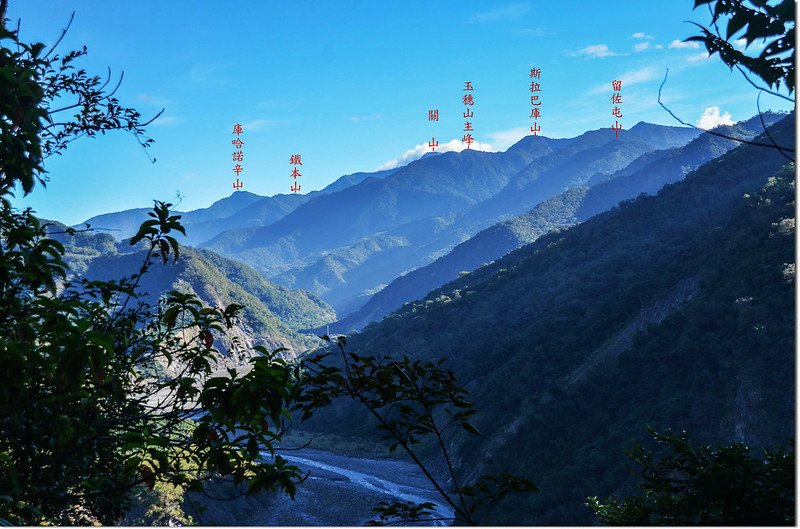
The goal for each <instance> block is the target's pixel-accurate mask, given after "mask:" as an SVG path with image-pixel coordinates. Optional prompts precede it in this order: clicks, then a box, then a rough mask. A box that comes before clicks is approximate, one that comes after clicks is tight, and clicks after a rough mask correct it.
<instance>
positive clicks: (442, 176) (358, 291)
mask: <svg viewBox="0 0 800 529" xmlns="http://www.w3.org/2000/svg"><path fill="white" fill-rule="evenodd" d="M626 132H627V133H628V134H627V135H623V136H621V137H620V139H619V140H615V139H614V137H613V135H610V134H609V131H608V129H600V130H596V131H590V132H587V133H585V134H583V135H581V136H578V137H576V138H567V139H551V138H546V137H541V136H530V137H526V138H523V139H522V140H520V142H518V143H517V144H515V145H514V146H512V147H511V148H509V149H508V150H507V151H506V152H498V153H484V152H477V151H462V152H460V153H455V152H448V153H444V154H440V155H437V156H428V157H423V158H422V159H420V160H417V161H415V162H411V163H409V164H408V165H406V166H404V167H401V168H399V169H397V170H396V172H394V173H393V174H392V175H390V176H388V177H387V178H385V179H383V180H380V181H372V180H367V181H364V182H361V183H360V184H357V185H354V186H351V187H348V188H346V189H344V190H342V191H340V192H338V193H331V194H328V195H325V196H320V197H315V198H314V199H312V200H309V201H308V202H306V203H305V204H303V205H302V206H299V207H298V208H296V209H295V210H294V211H292V212H291V213H289V214H288V215H287V216H285V217H284V218H282V219H280V220H279V221H277V222H275V223H273V224H271V225H269V226H264V227H260V228H248V229H238V230H231V231H228V232H224V233H222V234H220V235H219V236H217V237H216V238H214V239H213V240H211V241H209V242H208V243H206V244H205V246H206V247H208V248H211V249H213V250H215V251H217V252H219V253H222V254H223V255H227V256H229V257H232V258H235V259H239V260H242V261H244V262H247V263H249V264H250V265H252V266H253V267H254V268H256V269H257V270H259V271H261V272H262V273H264V274H265V275H266V276H267V277H269V278H270V279H272V280H274V281H277V282H279V283H281V284H283V285H286V286H290V287H299V288H303V289H306V290H309V291H311V292H314V293H315V294H316V295H317V296H319V297H321V298H322V299H325V300H326V301H327V302H329V303H331V304H332V305H333V306H334V308H335V309H336V311H337V313H339V314H341V315H343V316H346V315H347V314H348V313H351V312H353V311H355V310H358V309H359V308H360V306H361V305H363V303H364V302H366V301H367V300H368V299H369V297H370V296H371V295H372V294H374V293H375V292H377V291H379V290H380V289H381V288H382V287H383V286H385V285H387V284H388V283H390V282H391V281H392V280H394V279H395V278H396V277H398V276H399V275H401V274H403V273H407V272H410V271H411V270H414V269H416V268H419V267H421V266H425V265H427V264H428V263H430V262H431V261H433V260H435V259H436V258H438V257H440V256H442V255H444V254H446V253H447V252H448V251H449V250H450V249H452V248H453V247H454V246H455V245H457V244H459V243H460V242H462V241H464V240H466V239H468V238H469V237H470V236H472V235H474V234H475V233H477V232H478V231H480V230H481V229H483V228H485V227H487V226H490V225H492V224H494V223H495V222H497V221H498V220H502V219H503V218H508V217H510V216H511V213H513V212H514V211H516V208H519V207H524V206H526V205H528V203H530V207H533V206H535V205H536V204H537V203H538V202H540V201H541V200H539V198H538V197H542V199H546V198H548V197H549V196H552V195H553V194H557V193H558V192H561V191H563V190H565V189H567V188H569V187H570V186H574V185H578V184H580V183H581V182H584V181H586V180H588V179H589V178H590V177H591V176H592V175H595V174H596V173H597V172H598V171H606V172H609V171H612V170H614V169H616V168H621V167H624V166H626V165H627V164H628V163H630V162H632V161H633V160H634V159H635V158H637V157H638V156H639V155H640V154H642V153H644V152H649V151H652V150H653V149H654V148H655V145H658V146H660V147H661V148H664V147H672V146H676V145H683V144H684V143H686V142H687V141H689V140H690V139H691V138H693V137H695V136H696V135H697V134H698V132H697V131H694V130H690V131H687V130H686V129H680V128H675V127H663V126H660V125H652V126H651V125H646V124H640V125H637V126H635V127H633V128H632V129H631V130H630V131H626ZM655 142H659V143H658V144H656V143H655ZM537 180H538V181H539V182H538V183H536V185H535V186H534V187H531V185H533V184H534V182H535V181H537ZM544 183H547V185H546V186H545V185H544ZM505 195H511V196H513V197H514V199H513V200H505V199H498V198H497V197H499V196H505Z"/></svg>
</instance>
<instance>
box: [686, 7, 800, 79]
mask: <svg viewBox="0 0 800 529" xmlns="http://www.w3.org/2000/svg"><path fill="white" fill-rule="evenodd" d="M694 5H695V8H697V7H700V6H703V5H707V7H708V9H709V10H710V11H711V15H712V19H711V23H712V25H713V27H714V29H715V31H713V32H712V31H711V30H710V29H708V28H705V27H703V26H700V25H699V24H697V26H698V27H699V28H700V29H701V31H702V33H703V34H702V35H697V36H694V37H690V38H688V39H686V40H687V41H699V42H702V43H703V44H705V46H706V49H707V50H708V53H709V54H710V55H713V54H714V53H719V56H720V59H722V62H724V63H725V64H727V65H728V66H729V67H730V68H731V69H733V68H734V67H739V66H740V65H741V66H743V67H744V68H746V69H747V70H749V71H751V72H753V73H754V74H755V75H757V76H758V77H759V78H761V79H762V80H763V81H764V82H765V83H766V84H767V86H769V87H771V88H772V87H774V88H780V87H781V85H783V86H785V87H786V88H787V89H788V91H789V92H794V60H795V49H794V40H795V19H794V16H795V12H794V11H795V1H794V0H781V1H780V2H778V3H775V4H770V3H768V2H767V0H749V1H745V0H695V2H694ZM712 5H713V8H712ZM723 17H726V18H727V28H726V32H725V36H724V37H723V36H722V34H721V33H720V32H719V29H718V27H717V21H718V20H722V18H723ZM787 25H791V27H789V28H788V29H787ZM740 33H741V38H744V39H745V43H746V46H750V44H752V43H753V42H754V41H756V40H762V41H763V42H764V44H765V46H764V49H763V50H762V51H761V53H760V54H759V55H757V56H749V55H747V54H745V53H744V52H742V51H739V50H737V49H736V48H735V47H734V46H733V45H732V44H731V40H732V39H733V38H735V37H736V35H737V34H740Z"/></svg>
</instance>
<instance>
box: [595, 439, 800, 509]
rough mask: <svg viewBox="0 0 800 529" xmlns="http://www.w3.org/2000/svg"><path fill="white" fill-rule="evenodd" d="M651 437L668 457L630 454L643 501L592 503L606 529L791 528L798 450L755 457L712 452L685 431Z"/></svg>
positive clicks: (726, 448)
mask: <svg viewBox="0 0 800 529" xmlns="http://www.w3.org/2000/svg"><path fill="white" fill-rule="evenodd" d="M649 431H650V433H651V435H652V436H653V438H654V439H655V440H656V442H657V443H659V444H660V445H661V446H662V447H663V448H664V449H666V450H667V453H666V454H665V455H664V456H663V457H661V458H658V459H656V457H655V456H654V454H653V453H652V452H651V451H649V450H647V449H645V448H644V447H642V446H641V445H640V444H636V445H634V447H633V448H632V449H631V450H629V451H628V457H629V458H630V459H631V461H632V462H633V464H634V467H633V468H631V472H632V473H633V474H634V475H635V476H637V477H638V478H639V479H641V488H642V489H643V490H644V494H643V495H640V496H630V497H626V498H623V499H621V500H620V499H617V498H613V497H611V498H607V499H606V500H605V501H604V502H603V501H600V500H598V499H597V498H596V497H590V498H588V503H587V506H588V507H589V508H590V509H592V510H593V511H594V512H595V514H596V515H597V517H598V518H599V519H600V521H601V522H602V523H604V524H606V525H794V512H795V507H794V502H795V487H794V459H795V458H794V446H793V444H790V446H789V449H786V448H783V447H779V448H776V449H773V450H765V451H764V455H763V457H753V456H752V455H750V449H749V448H748V447H747V446H745V445H743V444H741V443H733V444H729V445H720V446H717V447H715V448H712V447H710V446H706V445H695V444H692V443H690V442H689V439H688V436H687V435H686V433H685V432H684V433H683V434H681V435H676V434H673V433H672V432H669V431H668V432H666V433H663V434H661V433H657V432H655V431H653V430H652V429H649Z"/></svg>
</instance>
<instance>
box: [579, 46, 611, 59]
mask: <svg viewBox="0 0 800 529" xmlns="http://www.w3.org/2000/svg"><path fill="white" fill-rule="evenodd" d="M571 55H572V56H573V57H578V56H580V55H587V56H589V57H613V56H615V55H618V54H617V53H614V52H613V51H611V50H609V49H608V46H607V45H605V44H593V45H591V46H586V47H585V48H583V49H581V50H578V51H576V52H574V53H572V54H571Z"/></svg>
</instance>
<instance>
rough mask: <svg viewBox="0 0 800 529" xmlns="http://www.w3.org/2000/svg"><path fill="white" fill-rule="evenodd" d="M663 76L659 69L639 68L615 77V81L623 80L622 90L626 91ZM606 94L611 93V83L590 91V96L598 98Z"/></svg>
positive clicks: (600, 85)
mask: <svg viewBox="0 0 800 529" xmlns="http://www.w3.org/2000/svg"><path fill="white" fill-rule="evenodd" d="M661 76H662V72H661V70H659V68H658V67H656V66H645V67H644V68H639V69H637V70H628V71H627V72H623V73H621V74H620V75H617V76H615V77H614V79H619V80H621V81H622V89H623V90H625V89H626V88H630V87H631V86H634V85H637V84H640V83H645V82H647V81H652V80H653V79H657V78H659V77H661ZM606 92H608V93H611V81H609V82H607V83H603V84H599V85H596V86H595V87H594V88H592V89H591V90H589V92H588V95H590V96H596V95H599V94H604V93H606Z"/></svg>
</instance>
